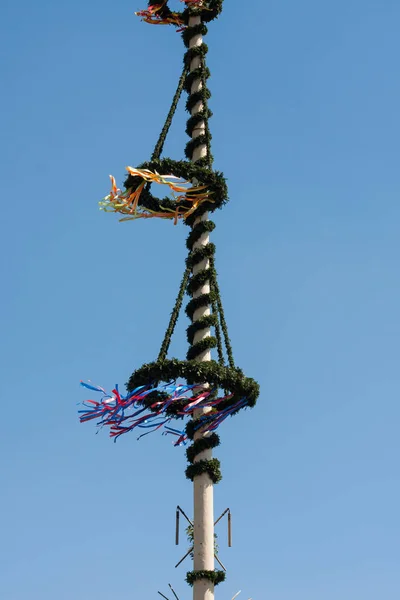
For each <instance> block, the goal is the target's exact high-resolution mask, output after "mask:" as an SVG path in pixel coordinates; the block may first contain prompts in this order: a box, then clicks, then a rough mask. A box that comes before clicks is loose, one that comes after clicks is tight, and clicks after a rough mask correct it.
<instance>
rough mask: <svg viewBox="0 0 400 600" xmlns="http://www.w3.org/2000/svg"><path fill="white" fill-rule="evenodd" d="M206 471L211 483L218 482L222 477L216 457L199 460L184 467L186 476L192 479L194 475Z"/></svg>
mask: <svg viewBox="0 0 400 600" xmlns="http://www.w3.org/2000/svg"><path fill="white" fill-rule="evenodd" d="M203 473H207V474H208V476H209V478H210V479H211V481H212V482H213V483H215V484H216V483H219V482H220V481H221V479H222V475H221V463H220V462H219V460H218V458H211V459H209V460H199V461H197V462H195V463H193V464H191V465H189V466H188V467H187V469H186V477H187V478H188V479H190V480H191V481H193V479H194V478H195V477H198V476H199V475H203Z"/></svg>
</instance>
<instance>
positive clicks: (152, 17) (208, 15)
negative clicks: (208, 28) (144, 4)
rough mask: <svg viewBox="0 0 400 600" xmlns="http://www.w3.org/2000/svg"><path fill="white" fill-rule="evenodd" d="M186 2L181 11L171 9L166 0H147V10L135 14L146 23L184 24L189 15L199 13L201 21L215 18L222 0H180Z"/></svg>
mask: <svg viewBox="0 0 400 600" xmlns="http://www.w3.org/2000/svg"><path fill="white" fill-rule="evenodd" d="M181 1H182V2H183V3H184V4H186V8H185V10H183V11H175V10H171V9H170V7H169V3H168V0H159V2H158V3H156V2H155V0H149V2H148V5H149V8H148V10H142V11H139V12H137V13H136V14H137V15H138V16H139V17H142V18H143V20H144V21H145V22H147V23H152V24H161V25H169V24H170V25H176V26H180V25H184V24H186V25H187V24H188V21H189V17H190V16H191V15H200V16H201V20H202V21H203V22H207V23H208V22H210V21H213V20H214V19H216V18H217V17H218V16H219V15H220V13H221V11H222V4H223V0H181Z"/></svg>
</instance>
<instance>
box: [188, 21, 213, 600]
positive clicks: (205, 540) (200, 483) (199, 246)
mask: <svg viewBox="0 0 400 600" xmlns="http://www.w3.org/2000/svg"><path fill="white" fill-rule="evenodd" d="M188 29H189V31H193V32H194V34H193V37H190V39H189V50H191V49H193V48H202V47H204V46H203V36H202V33H201V31H202V28H201V16H200V15H191V16H190V17H189V24H188ZM196 32H199V33H196ZM204 62H205V61H204V59H203V61H202V57H201V55H194V56H193V58H192V60H191V61H190V66H189V74H190V76H191V77H193V78H194V79H193V83H192V85H191V90H190V96H189V98H190V97H191V98H195V100H197V99H198V98H199V100H198V101H197V102H196V104H194V106H193V108H192V110H191V116H192V117H193V118H194V119H196V118H198V119H199V121H198V123H197V126H196V127H194V129H193V131H192V141H193V152H192V156H191V160H192V162H194V163H195V162H197V161H200V160H202V159H206V160H207V159H209V156H208V152H207V144H206V143H205V142H206V139H207V138H206V126H205V123H206V122H205V119H203V118H202V116H203V115H204V111H205V108H206V107H205V105H204V103H203V99H202V92H203V82H204V80H203V81H202V75H203V76H204V70H205V69H204V67H205V65H204ZM200 118H201V120H200ZM206 118H207V117H206ZM197 142H198V143H197ZM207 222H209V220H208V212H205V213H204V214H203V215H202V216H200V217H198V218H197V219H196V220H195V222H194V227H193V229H192V232H193V233H194V234H195V235H196V231H198V232H199V235H198V238H197V239H196V241H194V243H193V246H192V248H191V251H192V252H196V251H199V252H201V251H202V250H203V249H205V250H206V249H207V247H208V246H209V243H210V234H209V231H208V229H207V228H206V230H205V231H203V229H202V224H203V223H207ZM196 227H198V229H196ZM196 237H197V236H196ZM200 258H201V257H200ZM209 269H210V260H209V258H208V257H207V256H206V257H205V258H202V259H201V260H200V261H199V262H198V263H196V264H194V265H193V270H192V276H193V278H196V277H199V275H200V274H201V273H203V274H205V275H207V271H209ZM202 295H206V296H209V295H210V280H209V279H206V280H205V281H204V282H200V283H199V287H197V288H196V289H193V293H192V297H193V299H196V298H199V297H201V296H202ZM210 315H211V306H210V304H205V305H204V306H200V307H199V308H198V309H197V310H196V311H195V312H194V315H193V323H194V324H195V327H197V325H199V327H201V328H200V329H198V330H197V331H196V333H195V334H194V338H193V347H194V348H196V344H199V345H201V343H202V342H203V340H207V338H208V339H210V338H211V328H210V326H209V320H208V319H207V317H209V316H210ZM195 360H199V361H202V362H210V361H211V349H208V348H206V349H205V350H201V349H200V351H199V353H198V354H197V355H196V356H195ZM209 411H210V409H209V408H203V409H199V410H198V411H196V412H195V414H194V418H195V419H196V418H197V419H198V418H201V417H202V416H203V415H204V414H207V412H209ZM206 435H207V434H206V433H204V432H202V431H199V432H197V433H196V434H195V436H194V440H195V441H198V440H201V439H205V440H206V439H207V437H206ZM211 459H212V448H206V449H205V450H203V451H202V452H199V454H197V455H196V457H195V458H194V464H196V463H198V462H199V461H210V460H211ZM193 514H194V519H193V568H194V571H195V572H202V571H207V572H213V571H214V487H213V482H212V480H211V478H210V475H209V474H208V473H207V472H205V473H200V474H198V475H196V476H195V477H194V479H193ZM213 599H214V582H213V581H210V580H209V579H196V580H195V581H194V583H193V600H213Z"/></svg>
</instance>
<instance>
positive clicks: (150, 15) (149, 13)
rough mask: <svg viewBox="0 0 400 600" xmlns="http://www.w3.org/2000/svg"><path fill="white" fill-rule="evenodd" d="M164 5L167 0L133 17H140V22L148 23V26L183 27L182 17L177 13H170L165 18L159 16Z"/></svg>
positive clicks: (140, 11)
mask: <svg viewBox="0 0 400 600" xmlns="http://www.w3.org/2000/svg"><path fill="white" fill-rule="evenodd" d="M166 3H167V0H164V2H162V3H161V4H153V5H151V6H149V7H148V8H147V9H146V10H139V11H138V12H136V13H135V15H136V16H138V17H142V21H144V22H145V23H150V25H183V20H182V17H181V16H180V14H179V13H177V12H170V13H169V15H168V16H167V17H163V16H162V15H160V14H159V12H160V11H161V10H162V9H163V8H164V6H165V5H166Z"/></svg>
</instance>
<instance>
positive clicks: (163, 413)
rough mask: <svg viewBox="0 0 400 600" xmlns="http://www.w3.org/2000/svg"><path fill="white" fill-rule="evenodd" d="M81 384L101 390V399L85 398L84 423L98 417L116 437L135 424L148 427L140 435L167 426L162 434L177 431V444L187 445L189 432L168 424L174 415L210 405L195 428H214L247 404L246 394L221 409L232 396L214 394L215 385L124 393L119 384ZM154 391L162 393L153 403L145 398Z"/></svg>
mask: <svg viewBox="0 0 400 600" xmlns="http://www.w3.org/2000/svg"><path fill="white" fill-rule="evenodd" d="M81 385H82V386H83V387H84V388H86V389H88V390H91V391H94V392H98V393H100V394H101V398H100V400H98V401H96V400H86V401H85V402H83V403H82V404H83V406H84V407H85V408H84V409H83V410H79V411H78V413H79V415H80V417H79V418H80V421H81V423H86V422H87V421H91V420H93V419H96V420H97V426H98V427H99V428H102V427H104V426H108V427H109V428H110V437H112V438H114V441H116V440H117V438H118V437H119V436H120V435H123V434H124V433H128V432H129V431H133V430H134V429H135V428H139V429H148V430H149V431H146V432H145V433H142V434H141V435H140V436H139V437H138V439H140V438H142V437H144V436H145V435H148V434H149V433H153V432H154V431H157V430H159V429H161V428H164V431H163V435H174V436H176V437H177V438H178V440H177V441H176V442H175V443H174V446H181V445H182V444H183V445H186V443H187V435H186V432H185V431H184V430H180V429H175V428H173V427H170V425H169V423H171V421H173V420H174V419H182V418H183V417H186V416H191V415H193V413H194V412H195V411H196V410H198V409H202V408H210V409H211V410H210V412H209V413H207V414H205V415H203V416H202V417H200V418H199V419H197V420H196V421H195V423H196V425H195V431H198V430H200V429H201V430H203V431H215V430H216V429H217V428H218V427H219V426H220V425H221V423H223V421H225V419H226V418H227V417H228V416H229V415H231V414H232V413H233V412H235V411H236V410H239V409H240V408H243V407H244V406H246V405H247V400H246V399H245V398H244V399H242V400H240V401H239V402H236V403H235V404H234V405H233V406H229V407H227V408H222V409H219V408H218V407H219V405H220V404H221V403H222V402H224V401H226V400H229V399H230V398H232V396H231V395H230V396H229V395H228V396H223V397H220V398H215V391H216V390H215V389H214V390H213V389H206V390H202V391H201V393H198V394H196V392H195V390H196V389H198V387H199V386H196V385H188V384H176V383H170V384H165V385H156V386H152V385H147V386H141V387H138V388H136V389H135V390H133V391H132V392H129V393H128V394H127V395H126V396H123V395H121V393H120V392H119V389H118V386H115V389H113V390H112V392H111V394H109V393H107V392H106V390H105V389H104V388H102V387H99V386H95V385H92V384H90V383H84V382H82V381H81ZM153 392H160V395H159V396H158V397H157V396H155V398H154V402H153V403H151V401H149V399H147V401H146V398H147V397H148V396H149V394H151V393H153ZM144 403H145V405H144ZM174 403H175V404H176V403H179V406H180V408H179V410H176V414H174V415H171V414H170V411H168V409H169V408H170V407H171V405H173V404H174Z"/></svg>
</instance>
